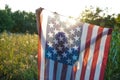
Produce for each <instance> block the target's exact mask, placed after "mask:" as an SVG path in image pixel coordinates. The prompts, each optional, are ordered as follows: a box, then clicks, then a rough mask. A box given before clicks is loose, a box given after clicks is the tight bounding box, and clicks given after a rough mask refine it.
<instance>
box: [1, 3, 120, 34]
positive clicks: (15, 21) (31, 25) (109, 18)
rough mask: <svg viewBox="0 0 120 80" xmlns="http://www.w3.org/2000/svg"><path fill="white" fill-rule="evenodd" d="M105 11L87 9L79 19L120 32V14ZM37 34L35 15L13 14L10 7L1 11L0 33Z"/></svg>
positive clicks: (18, 12)
mask: <svg viewBox="0 0 120 80" xmlns="http://www.w3.org/2000/svg"><path fill="white" fill-rule="evenodd" d="M101 13H103V10H101V9H100V8H96V9H95V10H93V7H90V8H89V9H88V8H87V9H85V10H84V11H83V12H82V14H80V17H78V19H79V20H80V21H82V22H88V23H91V24H96V25H99V26H105V27H111V28H114V29H116V30H119V31H120V14H117V15H115V14H112V15H106V13H103V14H102V15H101ZM5 30H6V31H8V32H12V33H26V32H28V33H37V28H36V16H35V13H32V12H25V11H19V10H18V11H15V12H12V11H11V8H9V6H8V5H6V6H5V9H4V10H1V9H0V32H3V31H5Z"/></svg>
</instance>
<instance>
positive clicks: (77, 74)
mask: <svg viewBox="0 0 120 80" xmlns="http://www.w3.org/2000/svg"><path fill="white" fill-rule="evenodd" d="M88 27H89V24H87V23H85V24H84V25H83V29H82V35H81V45H80V48H81V49H80V55H79V61H78V65H77V69H78V70H77V72H76V77H75V80H80V75H81V69H82V62H83V57H84V52H85V43H86V37H87V31H88Z"/></svg>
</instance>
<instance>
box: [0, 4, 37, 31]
mask: <svg viewBox="0 0 120 80" xmlns="http://www.w3.org/2000/svg"><path fill="white" fill-rule="evenodd" d="M5 30H6V31H9V32H14V33H16V32H17V33H18V32H20V33H21V32H22V33H26V32H28V33H37V28H36V17H35V14H34V13H32V12H29V13H28V12H25V11H22V12H21V11H19V10H18V11H15V12H11V9H10V8H9V7H8V5H6V7H5V10H0V32H3V31H5Z"/></svg>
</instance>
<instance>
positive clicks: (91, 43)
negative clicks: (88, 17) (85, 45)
mask: <svg viewBox="0 0 120 80" xmlns="http://www.w3.org/2000/svg"><path fill="white" fill-rule="evenodd" d="M98 28H99V27H98V26H94V27H93V30H92V37H91V42H90V53H89V57H88V63H87V68H86V72H85V80H89V76H90V70H91V64H92V60H93V55H94V49H95V42H96V37H97V32H98Z"/></svg>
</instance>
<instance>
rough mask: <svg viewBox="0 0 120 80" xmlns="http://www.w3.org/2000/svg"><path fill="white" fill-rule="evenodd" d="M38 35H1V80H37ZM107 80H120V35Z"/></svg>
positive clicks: (114, 41)
mask: <svg viewBox="0 0 120 80" xmlns="http://www.w3.org/2000/svg"><path fill="white" fill-rule="evenodd" d="M37 44H38V36H37V35H36V34H32V35H31V34H14V33H7V32H4V33H1V34H0V80H37V78H38V71H37V46H38V45H37ZM105 80H120V33H119V32H117V31H114V32H113V35H112V41H111V48H110V53H109V57H108V63H107V67H106V71H105Z"/></svg>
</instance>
